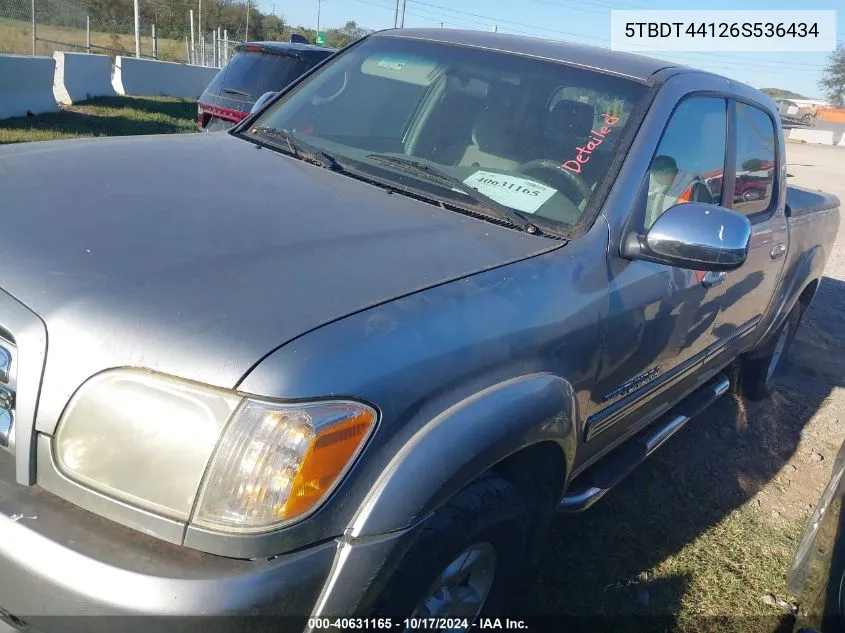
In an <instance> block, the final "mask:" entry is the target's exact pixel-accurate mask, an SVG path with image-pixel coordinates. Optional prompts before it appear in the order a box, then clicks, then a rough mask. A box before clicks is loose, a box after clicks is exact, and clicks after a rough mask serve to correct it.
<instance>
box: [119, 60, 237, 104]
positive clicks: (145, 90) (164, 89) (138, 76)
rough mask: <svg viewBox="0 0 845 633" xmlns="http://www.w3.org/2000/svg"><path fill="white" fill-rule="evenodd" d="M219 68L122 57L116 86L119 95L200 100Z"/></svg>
mask: <svg viewBox="0 0 845 633" xmlns="http://www.w3.org/2000/svg"><path fill="white" fill-rule="evenodd" d="M219 70H220V69H219V68H211V67H208V66H191V65H188V64H177V63H175V62H159V61H155V60H152V59H136V58H135V57H118V58H117V59H115V61H114V77H113V78H112V84H113V85H114V89H115V90H116V91H117V92H118V94H122V95H137V96H148V97H156V96H165V97H182V98H183V99H198V98H199V96H200V95H201V94H202V91H203V90H205V87H206V86H207V85H208V84H209V83H211V80H212V79H214V76H215V75H216V74H217V73H218V71H219Z"/></svg>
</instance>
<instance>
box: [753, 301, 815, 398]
mask: <svg viewBox="0 0 845 633" xmlns="http://www.w3.org/2000/svg"><path fill="white" fill-rule="evenodd" d="M800 320H801V305H800V304H799V305H796V306H795V307H794V308H793V309H792V312H790V313H789V316H787V317H786V320H785V321H784V322H783V325H781V326H780V329H779V330H778V331H777V333H776V334H775V335H774V336H772V337H771V338H770V339H769V340H768V341H767V342H766V343H765V344H764V345H763V346H762V347H761V348H759V349H758V350H754V351H752V352H751V353H750V354H748V356H747V357H746V358H744V359H743V360H742V392H743V395H744V396H745V397H746V398H748V399H749V400H763V399H765V398H768V397H769V396H771V395H772V394H773V393H774V391H775V382H776V380H777V377H778V374H779V372H780V370H781V367H782V365H783V361H784V360H785V359H786V356H787V354H788V352H789V347H790V346H791V345H792V340H793V339H794V338H795V332H796V330H797V329H798V322H799V321H800Z"/></svg>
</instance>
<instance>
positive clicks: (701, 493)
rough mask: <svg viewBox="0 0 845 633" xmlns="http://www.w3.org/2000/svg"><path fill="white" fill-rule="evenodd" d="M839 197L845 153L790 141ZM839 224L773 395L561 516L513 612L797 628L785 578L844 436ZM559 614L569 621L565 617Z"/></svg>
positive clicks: (640, 622) (553, 624)
mask: <svg viewBox="0 0 845 633" xmlns="http://www.w3.org/2000/svg"><path fill="white" fill-rule="evenodd" d="M787 160H788V163H789V165H788V171H789V173H790V174H791V176H790V178H789V182H790V183H793V184H796V185H799V186H803V187H808V188H815V189H823V190H825V191H828V192H831V193H835V194H836V195H838V196H839V198H840V199H841V200H843V201H845V148H835V147H822V146H809V145H795V144H789V145H788V146H787ZM843 315H845V227H842V228H841V230H840V232H839V236H838V239H837V242H836V245H835V248H834V251H833V252H832V253H831V255H830V258H829V263H828V266H827V269H826V271H825V279H824V281H823V282H822V284H821V286H820V289H819V292H818V294H817V296H816V299H815V302H814V303H813V305H812V308H811V309H810V311H809V312H808V313H807V314H806V315H805V318H804V321H803V322H802V325H801V327H800V328H799V330H798V333H797V336H796V340H795V342H794V345H793V347H792V349H791V352H790V355H789V358H788V360H787V363H786V365H785V366H784V367H783V372H782V374H781V377H780V380H779V383H778V389H777V393H775V395H774V397H773V398H771V399H770V400H768V401H764V402H761V403H751V402H747V401H744V400H743V399H741V398H739V397H737V396H735V395H730V396H726V397H724V398H722V399H721V400H719V401H718V402H716V403H715V404H714V405H713V406H712V407H710V408H709V409H708V410H706V411H705V412H704V413H702V414H701V415H699V416H698V417H697V418H696V419H695V420H693V421H691V423H690V424H688V425H687V427H685V428H684V429H683V430H682V431H681V432H679V433H678V434H677V435H676V436H675V437H673V438H672V440H670V441H669V442H667V443H666V444H665V445H664V446H663V447H661V449H660V450H659V451H658V452H657V454H655V455H654V456H653V457H652V458H651V459H650V460H649V461H647V462H646V463H645V464H643V465H642V466H640V468H639V469H637V471H635V472H634V473H633V474H632V475H631V476H630V477H629V478H628V479H627V480H626V481H624V482H623V483H622V484H621V485H620V486H619V487H618V489H616V490H613V491H612V492H611V493H609V494H608V495H607V496H606V497H605V498H604V499H602V501H600V502H599V504H597V505H596V506H595V507H594V508H592V509H590V510H589V511H587V512H585V513H583V514H581V515H577V516H573V517H561V518H560V519H558V520H557V521H556V522H555V524H554V526H553V529H552V534H551V538H550V542H549V544H548V545H547V547H546V549H545V550H544V553H543V557H542V560H541V561H540V564H539V567H538V569H537V571H536V572H535V574H534V576H533V578H532V579H531V581H530V582H529V584H528V587H527V590H526V591H525V592H524V594H523V595H522V599H521V600H520V601H519V603H520V605H521V606H520V607H519V611H520V613H524V614H525V616H526V617H528V618H531V617H532V616H533V617H535V618H537V617H539V619H538V620H535V621H536V622H538V624H536V625H535V626H533V627H532V630H535V631H540V630H549V631H562V630H567V631H576V630H577V631H581V630H584V631H591V633H595V632H596V631H600V630H602V631H603V630H608V631H661V632H663V631H685V632H686V631H704V630H706V631H719V632H720V633H721V632H724V631H743V632H748V633H751V632H752V631H753V632H754V633H757V632H764V633H774V632H775V631H777V632H778V633H779V632H781V631H784V632H786V631H792V621H793V620H792V616H791V608H792V605H793V604H794V603H795V602H796V601H797V598H796V597H795V596H790V595H789V593H788V590H787V588H786V584H785V578H786V574H787V571H788V569H789V565H790V562H791V559H792V556H793V555H794V553H795V549H796V547H797V544H798V539H799V538H800V535H801V533H802V532H803V530H804V527H805V524H806V521H807V519H808V517H809V515H810V513H811V511H812V508H814V507H815V504H816V502H817V500H818V498H819V496H820V494H821V492H822V490H823V489H824V486H825V485H826V483H827V481H828V478H829V476H830V473H831V469H832V463H833V460H834V458H835V456H836V453H837V451H838V450H839V447H840V446H841V445H842V442H843V440H844V439H845V389H843V387H845V319H843ZM562 614H565V617H563V618H562V617H561V615H562Z"/></svg>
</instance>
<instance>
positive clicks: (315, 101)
mask: <svg viewBox="0 0 845 633" xmlns="http://www.w3.org/2000/svg"><path fill="white" fill-rule="evenodd" d="M331 81H334V77H332V78H331V79H330V80H329V83H330V82H331ZM348 84H349V71H348V70H344V71H343V83H342V84H341V86H340V88H338V89H337V90H336V91H335V92H334V93H332V94H330V95H329V96H328V97H321V96H320V95H319V94H317V93H315V94H314V95H313V96H312V97H311V105H315V106H318V105H323V104H324V103H330V102H332V101H334V100H335V99H337V98H338V97H339V96H340V95H342V94H343V92H344V90H346V86H347V85H348Z"/></svg>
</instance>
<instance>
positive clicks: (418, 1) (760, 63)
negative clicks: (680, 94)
mask: <svg viewBox="0 0 845 633" xmlns="http://www.w3.org/2000/svg"><path fill="white" fill-rule="evenodd" d="M407 1H408V3H409V4H414V5H418V6H420V5H421V6H425V7H431V8H434V9H439V10H441V11H448V12H450V13H456V14H460V15H468V16H471V17H474V18H481V19H483V20H486V21H487V22H482V24H485V25H488V26H492V25H493V24H511V25H515V26H519V27H524V28H528V29H533V30H534V31H542V32H545V33H552V34H555V35H568V36H570V37H575V38H581V39H588V40H593V41H598V42H601V43H603V44H606V43H608V42H609V41H610V40H609V38H602V37H597V36H593V35H582V34H579V33H572V32H569V31H561V30H557V29H550V28H547V27H542V26H537V25H533V24H527V23H525V22H517V21H514V20H506V19H503V18H496V17H493V16H488V15H481V14H478V13H472V12H470V11H462V10H460V9H452V8H450V7H444V6H442V5H438V4H433V3H430V2H424V1H423V0H407ZM535 1H537V0H535ZM508 30H509V31H512V32H515V33H517V34H521V35H532V36H535V37H536V34H535V33H532V32H526V31H520V30H518V29H513V28H508ZM642 47H643V48H644V49H649V50H646V51H644V53H646V54H647V53H654V52H655V51H654V50H653V49H655V48H657V47H651V46H647V45H643V46H642ZM658 51H665V52H666V53H679V52H680V51H674V50H672V49H665V48H659V49H658ZM684 54H693V55H705V56H708V57H711V58H713V59H719V60H723V61H724V62H725V63H732V62H739V61H740V60H747V61H750V62H752V63H751V64H743V65H742V67H743V68H748V69H749V70H752V69H753V66H757V67H759V68H761V69H772V68H777V69H779V70H783V67H784V66H794V67H796V68H824V66H823V65H819V64H806V63H802V62H776V61H769V60H760V59H755V58H750V57H745V58H741V57H737V56H734V55H730V56H728V55H721V54H719V53H707V52H702V51H686V52H685V53H684Z"/></svg>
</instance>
